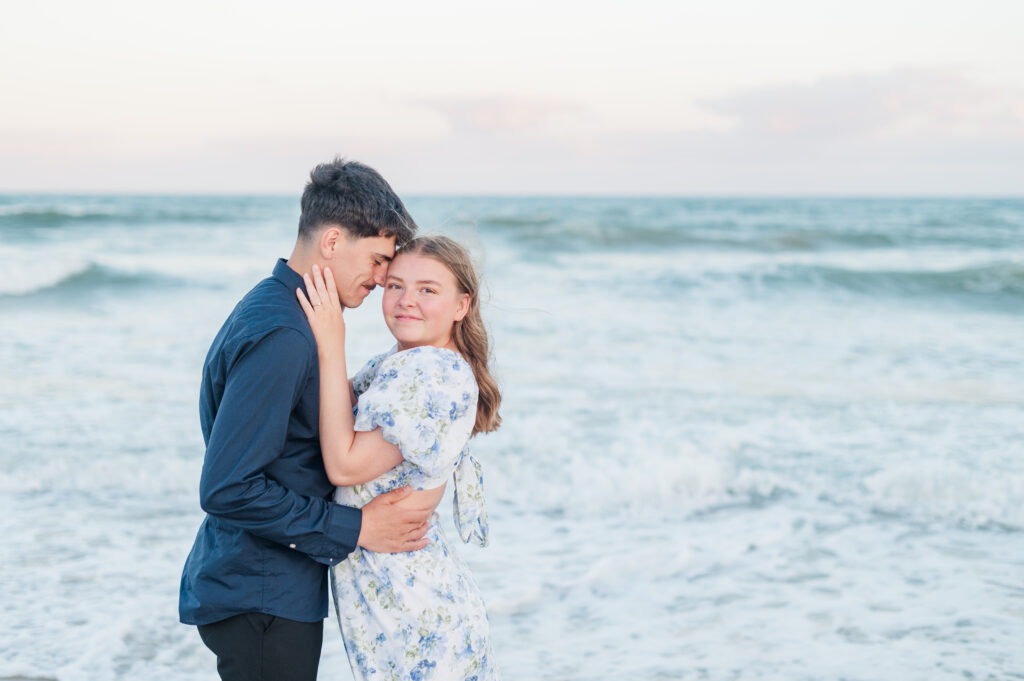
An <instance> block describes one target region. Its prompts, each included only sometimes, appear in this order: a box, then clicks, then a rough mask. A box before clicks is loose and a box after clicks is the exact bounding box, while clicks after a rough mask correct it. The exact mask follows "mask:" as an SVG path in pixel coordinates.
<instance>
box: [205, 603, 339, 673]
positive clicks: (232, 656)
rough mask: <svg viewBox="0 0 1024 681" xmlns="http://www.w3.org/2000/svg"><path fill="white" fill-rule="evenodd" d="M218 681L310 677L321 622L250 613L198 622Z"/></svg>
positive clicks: (315, 664) (319, 642)
mask: <svg viewBox="0 0 1024 681" xmlns="http://www.w3.org/2000/svg"><path fill="white" fill-rule="evenodd" d="M199 636H200V637H202V639H203V643H205V644H206V647H207V648H209V649H210V650H212V651H213V652H214V654H216V655H217V673H218V674H220V678H221V679H222V680H223V681H315V680H316V672H317V668H318V667H319V666H320V647H321V645H322V644H323V641H324V623H323V620H321V621H319V622H296V621H295V620H289V619H285V618H283V617H275V616H274V615H264V614H263V613H255V612H250V613H246V614H244V615H235V616H234V617H229V618H227V619H226V620H221V621H220V622H214V623H213V624H203V625H200V626H199Z"/></svg>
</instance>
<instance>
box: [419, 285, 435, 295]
mask: <svg viewBox="0 0 1024 681" xmlns="http://www.w3.org/2000/svg"><path fill="white" fill-rule="evenodd" d="M420 291H422V292H423V293H433V292H434V289H432V288H427V287H426V286H424V287H423V288H421V289H420Z"/></svg>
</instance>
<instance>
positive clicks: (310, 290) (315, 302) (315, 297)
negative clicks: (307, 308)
mask: <svg viewBox="0 0 1024 681" xmlns="http://www.w3.org/2000/svg"><path fill="white" fill-rule="evenodd" d="M302 280H303V281H304V282H306V295H307V296H309V304H310V305H312V306H313V309H316V308H318V307H320V306H321V305H323V301H322V300H321V299H320V292H319V291H317V290H316V285H315V284H314V283H313V280H312V279H311V278H310V276H309V275H308V274H303V275H302Z"/></svg>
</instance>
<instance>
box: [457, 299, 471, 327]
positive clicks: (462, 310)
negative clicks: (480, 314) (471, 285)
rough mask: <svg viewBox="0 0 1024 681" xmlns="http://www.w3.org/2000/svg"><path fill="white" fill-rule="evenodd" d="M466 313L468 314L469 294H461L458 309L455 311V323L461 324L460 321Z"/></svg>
mask: <svg viewBox="0 0 1024 681" xmlns="http://www.w3.org/2000/svg"><path fill="white" fill-rule="evenodd" d="M468 312H469V294H468V293H463V294H462V297H461V298H460V299H459V309H457V310H456V311H455V321H457V322H461V321H462V319H463V318H464V317H465V316H466V313H468Z"/></svg>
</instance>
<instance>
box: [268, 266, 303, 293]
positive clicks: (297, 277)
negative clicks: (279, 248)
mask: <svg viewBox="0 0 1024 681" xmlns="http://www.w3.org/2000/svg"><path fill="white" fill-rule="evenodd" d="M273 276H274V279H277V280H278V281H279V282H281V283H282V284H284V285H285V286H286V287H287V288H288V290H289V291H294V290H295V289H297V288H300V289H302V290H303V292H305V290H306V282H304V281H303V280H302V275H301V274H299V273H298V272H296V271H295V270H293V269H292V268H291V267H289V266H288V261H287V260H285V259H284V258H278V259H277V264H276V265H274V275H273Z"/></svg>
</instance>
